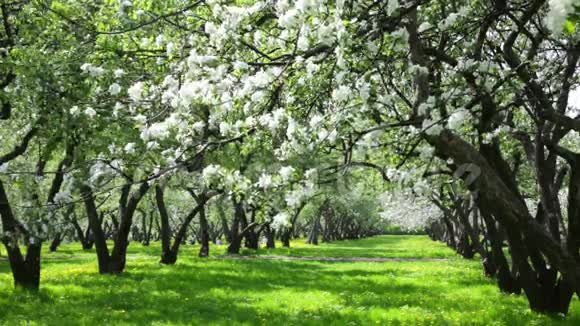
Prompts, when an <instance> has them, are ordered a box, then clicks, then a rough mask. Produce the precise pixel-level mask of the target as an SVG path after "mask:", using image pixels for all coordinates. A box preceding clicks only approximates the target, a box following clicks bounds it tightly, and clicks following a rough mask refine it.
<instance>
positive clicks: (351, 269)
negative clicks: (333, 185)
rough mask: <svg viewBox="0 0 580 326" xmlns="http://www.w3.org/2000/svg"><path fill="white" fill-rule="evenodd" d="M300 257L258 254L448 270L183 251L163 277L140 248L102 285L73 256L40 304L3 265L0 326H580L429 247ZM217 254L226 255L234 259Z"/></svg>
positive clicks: (354, 246) (83, 257) (58, 256)
mask: <svg viewBox="0 0 580 326" xmlns="http://www.w3.org/2000/svg"><path fill="white" fill-rule="evenodd" d="M292 245H293V248H291V249H284V248H281V249H274V250H260V251H259V252H258V254H261V255H270V254H271V255H290V256H333V257H347V256H356V257H423V258H449V259H448V260H444V261H387V262H361V261H357V262H349V261H299V260H233V259H221V258H218V257H215V256H214V257H213V258H207V259H199V258H196V257H195V254H196V253H197V250H198V247H197V246H184V247H183V250H182V252H181V255H180V257H179V260H178V263H177V265H175V266H163V265H160V264H159V263H158V261H159V257H158V256H159V251H160V248H159V245H158V244H153V245H152V246H150V247H142V246H141V245H139V244H135V243H133V244H131V246H130V247H129V249H130V250H129V258H128V262H127V272H126V273H124V274H122V275H119V276H110V275H99V274H98V273H97V265H96V257H95V254H94V253H93V252H83V251H82V250H79V249H78V248H80V245H79V244H68V245H63V246H62V247H61V248H59V252H57V253H54V254H49V253H45V254H44V257H43V258H44V260H43V272H42V284H41V288H42V289H41V292H40V294H38V295H36V296H34V295H30V294H26V293H22V292H20V291H14V290H13V289H12V279H11V275H10V269H9V266H8V262H7V261H6V260H0V324H2V325H28V324H30V325H175V324H193V325H206V324H219V325H237V324H248V325H292V324H293V325H310V324H312V325H369V324H379V325H385V324H392V325H552V324H554V325H580V303H579V301H578V299H576V298H575V299H574V301H573V304H572V307H571V312H570V314H569V316H568V317H546V316H542V315H538V314H535V313H532V312H530V311H529V309H528V306H527V302H526V300H525V299H524V298H522V297H518V296H508V295H503V294H501V293H500V292H499V291H498V289H497V287H496V286H495V285H494V282H493V280H490V279H486V278H485V277H483V276H482V273H481V265H480V263H479V262H478V261H476V260H474V261H467V260H464V259H461V258H459V257H457V256H456V255H455V254H454V253H453V252H452V251H451V250H449V249H447V248H446V247H445V246H444V245H442V244H440V243H435V242H432V241H430V240H429V239H428V238H427V237H426V236H378V237H374V238H370V239H364V240H356V241H341V242H335V243H330V244H321V245H320V246H318V247H316V246H307V245H304V244H303V241H299V242H298V241H297V242H295V243H293V244H292ZM2 249H3V253H4V254H5V250H4V248H2ZM211 250H212V253H213V254H214V255H220V254H223V253H224V250H225V247H224V246H212V247H211ZM245 253H253V254H255V252H252V251H246V252H245Z"/></svg>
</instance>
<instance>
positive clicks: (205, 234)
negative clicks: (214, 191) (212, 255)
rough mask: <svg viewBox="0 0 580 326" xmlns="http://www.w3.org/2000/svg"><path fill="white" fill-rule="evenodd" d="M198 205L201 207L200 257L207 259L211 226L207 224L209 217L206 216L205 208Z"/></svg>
mask: <svg viewBox="0 0 580 326" xmlns="http://www.w3.org/2000/svg"><path fill="white" fill-rule="evenodd" d="M198 205H200V206H201V208H200V210H199V226H200V233H201V236H200V239H199V241H200V245H201V247H200V248H199V257H207V256H209V230H208V229H209V226H208V223H207V217H206V216H205V208H204V206H203V204H202V203H200V202H198Z"/></svg>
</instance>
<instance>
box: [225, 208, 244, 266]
mask: <svg viewBox="0 0 580 326" xmlns="http://www.w3.org/2000/svg"><path fill="white" fill-rule="evenodd" d="M245 215H246V212H245V210H244V204H243V201H241V200H240V201H236V200H235V199H234V221H233V223H232V228H231V230H230V234H231V241H230V244H229V246H228V254H235V255H238V254H239V253H240V249H241V247H242V237H241V234H240V221H241V220H242V219H244V216H245Z"/></svg>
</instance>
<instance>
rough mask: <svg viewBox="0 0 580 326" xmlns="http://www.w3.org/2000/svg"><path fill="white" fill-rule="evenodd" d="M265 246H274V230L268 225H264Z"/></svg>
mask: <svg viewBox="0 0 580 326" xmlns="http://www.w3.org/2000/svg"><path fill="white" fill-rule="evenodd" d="M265 231H266V248H268V249H274V248H276V230H275V229H273V228H272V227H270V225H267V226H266V230H265Z"/></svg>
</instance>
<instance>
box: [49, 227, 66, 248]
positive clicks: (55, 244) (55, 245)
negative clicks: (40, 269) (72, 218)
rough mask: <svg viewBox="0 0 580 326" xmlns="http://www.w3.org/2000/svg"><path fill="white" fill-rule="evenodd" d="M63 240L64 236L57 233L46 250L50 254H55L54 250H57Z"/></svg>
mask: <svg viewBox="0 0 580 326" xmlns="http://www.w3.org/2000/svg"><path fill="white" fill-rule="evenodd" d="M63 238H64V235H63V234H62V233H60V232H57V233H56V234H55V235H54V238H53V239H52V242H51V243H50V247H49V249H48V250H49V251H50V252H55V251H56V249H58V246H60V244H61V243H62V239H63Z"/></svg>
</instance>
